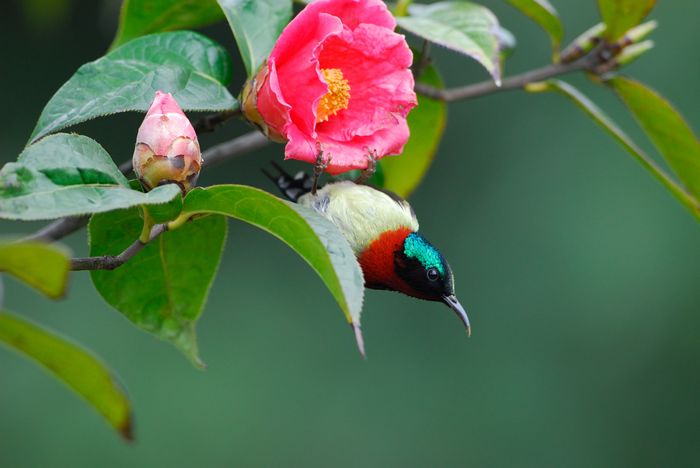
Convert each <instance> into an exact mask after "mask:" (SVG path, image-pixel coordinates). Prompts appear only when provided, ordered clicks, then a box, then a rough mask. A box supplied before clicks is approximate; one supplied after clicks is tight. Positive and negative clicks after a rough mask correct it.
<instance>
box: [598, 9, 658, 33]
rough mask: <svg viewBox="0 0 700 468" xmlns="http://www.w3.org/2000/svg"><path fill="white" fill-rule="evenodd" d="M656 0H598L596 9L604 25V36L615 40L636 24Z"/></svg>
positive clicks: (644, 16) (647, 12)
mask: <svg viewBox="0 0 700 468" xmlns="http://www.w3.org/2000/svg"><path fill="white" fill-rule="evenodd" d="M655 4H656V0H598V9H599V10H600V16H601V18H603V23H605V25H606V29H605V34H604V36H605V38H606V39H607V40H609V41H615V40H617V39H619V38H621V37H622V36H623V35H624V34H625V33H626V32H627V31H629V30H630V29H631V28H633V27H635V26H637V25H638V24H639V23H641V22H642V20H643V19H644V18H646V16H647V15H648V14H649V12H650V11H651V9H652V8H654V5H655Z"/></svg>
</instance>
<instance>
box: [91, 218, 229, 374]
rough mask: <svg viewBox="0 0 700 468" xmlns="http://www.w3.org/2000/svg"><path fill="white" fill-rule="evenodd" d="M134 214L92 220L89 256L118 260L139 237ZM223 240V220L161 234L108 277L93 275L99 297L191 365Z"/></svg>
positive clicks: (103, 273) (195, 357) (196, 360)
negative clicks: (197, 324)
mask: <svg viewBox="0 0 700 468" xmlns="http://www.w3.org/2000/svg"><path fill="white" fill-rule="evenodd" d="M142 225H143V221H142V220H141V217H140V216H139V212H138V210H137V209H130V210H119V211H113V212H110V213H104V214H99V215H95V216H93V217H92V219H91V220H90V225H89V228H88V229H89V232H90V255H91V256H100V255H117V254H119V253H121V252H122V251H123V250H124V249H126V248H127V247H128V246H129V245H131V244H132V243H133V242H134V240H136V239H137V238H138V237H139V234H140V232H141V227H142ZM225 239H226V219H225V218H224V217H222V216H207V217H205V218H202V219H198V220H196V221H193V222H191V223H187V224H185V225H183V226H182V227H181V228H180V229H177V230H175V231H170V232H166V233H164V234H162V235H160V236H158V237H157V238H156V239H154V240H153V241H151V242H150V243H149V244H148V245H147V246H146V247H144V248H143V250H141V252H139V253H138V254H137V255H136V256H135V257H134V258H132V259H131V260H130V261H128V262H127V263H125V264H124V265H122V266H120V267H119V268H117V269H115V270H113V271H104V270H93V271H91V272H90V276H91V277H92V282H93V284H94V285H95V288H97V291H98V292H99V293H100V295H101V296H102V297H103V298H104V300H105V301H107V303H108V304H110V305H111V306H112V307H114V308H115V309H117V310H118V311H119V312H121V313H122V314H124V315H125V316H126V317H127V318H128V319H129V320H131V321H132V322H133V323H134V324H135V325H136V326H137V327H139V328H141V329H143V330H146V331H147V332H149V333H152V334H154V335H155V336H157V337H158V338H161V339H163V340H166V341H168V342H170V343H172V344H174V345H175V346H176V347H177V348H178V349H180V351H182V352H183V353H184V354H185V355H186V356H187V357H188V358H189V359H190V360H191V361H192V362H193V363H194V364H195V365H197V366H199V367H202V366H204V364H203V363H202V361H201V360H200V359H199V356H198V352H197V338H196V334H195V324H196V321H197V319H198V318H199V316H200V315H201V313H202V310H203V308H204V304H205V302H206V299H207V294H208V292H209V288H210V287H211V284H212V282H213V280H214V276H215V275H216V270H217V268H218V266H219V261H220V260H221V254H222V251H223V247H224V241H225Z"/></svg>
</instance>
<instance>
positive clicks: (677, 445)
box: [0, 0, 700, 468]
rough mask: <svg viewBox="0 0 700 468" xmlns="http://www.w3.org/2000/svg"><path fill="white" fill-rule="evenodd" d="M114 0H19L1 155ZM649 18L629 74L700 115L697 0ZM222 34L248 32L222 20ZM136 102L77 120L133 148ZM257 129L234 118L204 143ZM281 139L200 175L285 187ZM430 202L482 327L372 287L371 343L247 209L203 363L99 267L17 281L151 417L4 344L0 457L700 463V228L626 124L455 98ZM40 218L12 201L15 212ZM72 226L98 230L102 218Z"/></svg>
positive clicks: (24, 133)
mask: <svg viewBox="0 0 700 468" xmlns="http://www.w3.org/2000/svg"><path fill="white" fill-rule="evenodd" d="M483 3H484V4H485V5H487V6H489V7H491V8H492V9H493V10H494V12H496V13H497V15H498V16H499V18H500V20H501V22H502V24H503V25H504V26H506V27H507V28H508V29H510V30H511V31H512V32H513V33H514V34H515V36H516V37H517V39H518V47H517V49H516V51H515V53H514V55H513V56H512V57H511V58H510V59H509V61H508V63H507V66H506V72H507V73H511V74H512V73H515V72H518V71H523V70H526V69H529V68H532V67H535V66H539V65H541V64H544V63H546V62H547V61H548V59H549V45H548V39H547V37H546V36H545V34H544V33H543V32H542V31H541V30H540V29H539V28H538V27H537V26H536V25H535V24H534V23H531V22H530V21H529V20H528V19H527V18H525V17H523V16H521V15H520V14H519V13H518V12H517V11H516V10H514V9H512V8H511V7H509V6H508V5H506V4H505V2H500V1H497V0H485V1H484V2H483ZM553 3H554V4H555V6H556V7H557V8H558V10H559V12H560V14H561V16H562V18H563V21H564V23H565V26H566V29H567V38H568V39H569V40H570V39H572V38H573V37H575V36H576V35H578V34H579V33H580V32H582V31H583V30H584V29H586V28H587V27H588V26H590V25H592V24H594V23H595V22H596V21H597V9H596V6H595V2H594V1H593V0H590V1H580V0H553ZM117 9H118V5H116V4H115V3H114V2H93V1H87V0H86V1H78V0H73V1H69V0H55V1H50V0H33V1H19V0H15V1H10V2H8V3H6V5H5V11H4V13H3V15H0V44H2V46H0V47H2V57H3V65H2V73H0V83H1V84H2V87H1V89H2V90H3V97H2V102H3V107H2V112H1V113H0V122H1V124H0V142H1V143H2V146H1V147H2V152H1V153H0V162H3V163H4V162H7V161H11V160H14V159H15V158H16V156H17V154H18V153H19V152H20V151H21V149H22V147H23V145H24V143H25V141H26V139H27V138H28V136H29V134H30V132H31V130H32V128H33V126H34V123H35V121H36V119H37V117H38V115H39V113H40V111H41V109H42V107H43V105H44V104H45V103H46V101H47V100H48V99H49V98H50V97H51V95H52V94H53V93H54V92H55V90H56V89H57V88H58V87H59V86H60V85H61V84H62V83H63V82H64V81H65V80H66V79H68V78H69V77H70V75H71V74H72V73H73V72H74V71H75V70H76V69H77V68H78V66H80V65H81V64H82V63H84V62H87V61H90V60H93V59H95V58H97V57H99V56H100V55H102V54H103V53H104V51H105V50H106V48H107V47H108V45H109V43H110V41H111V38H112V36H113V34H114V31H115V27H116V15H117ZM652 17H653V18H656V19H658V20H659V23H660V28H659V30H658V31H657V32H656V33H655V34H654V38H655V39H656V41H657V48H656V49H655V50H654V51H653V52H651V53H649V54H648V55H647V56H646V57H645V58H643V59H642V60H640V61H639V62H637V63H636V64H634V65H633V66H631V67H630V68H629V72H630V73H631V74H633V75H634V76H636V77H638V78H639V79H641V80H643V81H644V82H646V83H648V84H649V85H651V86H652V87H654V88H656V89H657V90H660V91H661V92H662V93H663V94H664V95H666V96H667V97H668V98H670V99H671V100H672V101H673V102H674V103H675V104H676V105H677V107H678V108H679V109H680V110H681V111H682V112H683V113H684V115H685V116H686V118H687V119H688V120H689V121H690V123H691V124H692V125H693V126H694V127H695V128H696V129H700V94H699V93H698V77H700V60H699V58H700V53H699V52H698V49H697V38H698V30H697V18H698V17H700V4H699V3H698V2H696V1H693V0H675V1H673V2H660V5H659V6H658V7H657V8H656V10H655V11H654V12H653V15H652ZM205 32H206V34H208V35H210V36H212V37H214V38H216V39H217V40H219V41H221V42H222V43H223V44H225V45H226V46H227V47H229V49H230V50H232V51H233V50H235V49H234V44H233V42H232V40H231V38H230V33H229V32H228V30H227V28H226V26H225V25H224V24H221V25H218V26H215V27H210V28H208V29H206V30H205ZM435 60H436V63H437V65H438V66H439V67H440V69H441V70H442V71H443V74H444V76H445V77H446V80H447V82H448V83H449V84H451V85H457V84H462V83H467V82H473V81H480V80H484V79H487V76H486V73H485V72H484V71H482V70H481V69H480V68H479V67H478V66H476V65H474V64H472V63H470V62H469V60H467V59H464V58H462V57H459V56H457V55H454V54H451V53H447V52H445V51H441V50H440V51H437V50H436V52H435ZM237 70H239V72H238V77H239V78H238V82H240V80H241V79H242V76H243V71H242V67H241V66H240V64H239V65H238V66H237ZM368 72H371V70H369V71H368ZM570 81H571V82H573V83H575V84H578V85H580V86H581V87H582V89H583V90H584V91H585V92H586V93H587V94H589V95H590V96H592V97H594V98H595V99H596V100H597V101H598V102H599V104H600V105H601V106H603V107H604V108H605V109H606V110H607V111H608V112H609V113H610V114H612V115H613V116H614V117H615V118H617V119H618V120H619V121H620V123H621V124H622V125H623V126H624V127H625V128H626V129H627V130H628V131H629V132H630V133H631V134H632V135H633V136H635V137H637V138H638V140H639V141H640V143H642V146H643V147H644V148H646V149H648V150H649V151H653V149H652V148H651V146H650V145H649V144H647V142H646V140H643V139H642V135H641V133H640V132H639V131H638V130H637V127H636V125H635V123H634V122H633V120H632V119H631V118H630V116H629V115H628V113H627V112H626V111H625V109H624V108H623V107H622V106H621V104H620V103H619V102H618V101H617V100H616V98H615V97H614V96H613V95H612V94H611V93H610V92H608V91H607V90H606V89H604V88H600V87H596V86H595V85H592V84H590V83H587V82H586V80H585V79H583V77H581V76H575V77H571V79H570ZM140 119H141V116H138V115H135V114H133V115H120V116H115V117H111V118H108V119H104V120H99V121H95V122H91V123H89V124H85V125H82V126H80V127H79V128H77V131H79V132H82V133H85V134H87V135H89V136H91V137H93V138H96V139H97V140H98V141H100V142H101V143H102V144H103V145H104V146H105V147H106V148H107V149H108V151H110V153H111V154H112V155H113V156H114V157H115V159H117V160H118V161H122V160H124V159H126V158H128V157H130V155H131V151H132V148H133V141H134V137H135V133H136V128H137V126H138V124H139V122H140ZM246 130H247V129H246V127H245V126H244V125H242V124H238V123H229V124H227V125H225V126H224V127H223V128H222V129H220V131H218V132H217V133H216V134H214V135H207V136H204V137H202V144H203V146H204V147H206V146H208V145H211V144H214V143H216V142H218V141H223V140H225V139H228V138H231V137H233V136H235V135H237V134H240V133H242V132H244V131H246ZM280 157H281V147H279V146H275V147H272V146H271V147H269V148H268V149H266V150H265V151H262V152H260V153H257V154H251V155H248V156H246V157H244V158H240V159H238V160H235V161H232V162H230V163H229V164H227V165H225V166H223V167H222V168H220V169H217V170H216V171H213V173H205V174H203V177H202V178H201V182H202V183H203V184H207V185H208V184H211V183H215V182H237V183H248V184H253V185H256V186H261V187H264V188H266V189H269V190H272V189H273V187H271V186H270V184H269V182H267V181H266V180H265V179H264V177H263V176H262V174H261V172H260V168H261V167H264V166H266V165H267V164H268V162H269V161H270V160H271V159H278V158H280ZM289 167H290V168H291V169H296V167H295V166H294V164H290V166H289ZM411 201H412V204H413V206H414V208H415V210H416V212H417V213H418V214H419V217H420V221H421V227H422V231H423V232H424V234H425V235H426V236H427V237H428V238H430V239H431V240H432V241H433V242H434V243H435V244H436V245H438V246H440V247H441V249H442V250H443V253H444V254H445V256H446V257H447V258H448V259H449V261H450V263H451V264H452V267H453V269H454V271H455V274H456V282H457V291H458V294H459V296H460V298H461V301H462V303H463V304H464V305H465V306H466V307H467V308H468V310H469V312H470V315H471V318H472V321H473V324H474V335H473V337H472V338H471V339H467V338H466V337H465V335H464V330H463V328H462V327H461V325H460V324H459V322H458V320H457V319H456V318H455V317H454V315H453V314H452V313H451V312H450V311H449V310H448V309H447V308H446V307H444V306H441V305H439V304H435V303H427V302H421V301H415V300H411V299H409V298H407V297H404V296H400V295H398V294H393V293H389V292H380V291H369V292H368V294H367V297H366V306H365V313H364V317H363V325H364V331H365V339H366V342H367V350H368V354H369V359H368V360H367V361H363V360H362V359H360V357H359V355H358V353H357V350H356V349H355V345H354V342H353V337H352V334H351V332H350V330H349V329H348V327H347V325H346V324H345V321H344V319H343V317H342V314H341V312H340V311H339V310H338V308H337V306H336V305H335V303H334V302H333V300H332V298H331V296H330V294H329V293H328V292H327V291H326V290H325V288H324V287H323V285H322V283H321V282H320V281H319V280H318V279H317V278H316V277H315V275H314V273H313V272H312V271H311V270H310V269H309V268H308V267H307V265H306V264H305V263H304V262H303V261H302V260H301V259H300V258H298V257H297V256H296V255H295V254H294V253H293V252H292V251H291V250H289V249H288V248H287V247H286V246H284V245H283V244H282V243H280V242H278V241H277V240H276V239H274V238H272V237H270V236H268V235H266V234H263V233H262V232H260V231H257V230H255V229H253V228H251V227H249V226H247V225H244V224H242V223H238V222H236V223H232V225H231V229H230V235H229V240H228V244H227V248H226V251H225V254H224V258H223V261H222V265H221V269H220V274H219V276H218V278H217V279H216V281H215V283H214V286H213V289H212V291H211V294H210V298H209V302H208V305H207V307H206V310H205V312H204V314H203V316H202V318H201V320H200V322H199V327H198V329H199V340H200V347H201V354H202V357H203V359H204V360H205V361H206V362H207V364H208V365H209V368H208V369H207V370H206V371H205V372H201V371H198V370H195V369H194V368H193V367H192V366H191V365H190V364H189V363H188V362H187V360H186V359H185V358H183V357H182V356H181V355H180V354H179V353H178V352H177V351H176V350H175V349H174V348H172V347H171V346H169V345H168V344H165V343H163V342H160V341H158V340H156V339H154V338H152V337H150V336H148V335H146V334H145V333H143V332H141V331H139V330H137V329H135V328H134V327H133V326H131V324H130V323H129V322H128V321H127V320H125V319H124V318H122V316H121V315H120V314H119V313H117V312H115V311H114V310H111V309H110V308H109V307H108V306H107V305H106V304H105V303H104V302H103V301H102V300H101V299H100V297H99V296H98V294H97V293H96V292H95V291H94V289H93V288H92V286H91V284H90V280H89V277H88V275H87V274H84V273H77V274H74V275H73V276H72V278H71V287H70V294H69V297H68V298H67V299H66V300H63V301H60V302H51V301H50V300H48V299H45V298H43V297H41V296H39V295H37V294H35V293H33V292H31V291H30V290H29V289H27V288H26V287H24V286H22V285H19V284H18V283H16V282H14V281H13V280H11V279H5V306H6V308H8V309H9V310H13V311H15V312H19V313H22V314H26V316H28V317H31V318H32V319H34V320H36V321H38V322H40V323H42V324H44V325H46V326H48V327H51V328H53V329H55V330H57V331H59V332H60V333H62V334H64V335H66V336H69V337H72V338H73V339H74V340H76V341H77V342H79V343H81V344H83V345H85V346H87V347H89V348H90V349H92V350H94V352H95V353H97V354H98V355H99V356H101V357H102V358H103V359H104V360H105V361H106V362H107V363H108V364H109V365H110V366H111V367H112V368H113V369H114V370H115V372H116V373H117V374H118V375H119V376H120V378H121V379H122V381H123V382H124V383H125V385H126V387H127V388H128V391H129V393H130V395H131V398H132V399H133V404H134V411H135V416H136V436H137V440H136V442H135V443H133V444H127V443H124V442H123V441H122V440H120V439H119V438H118V437H117V436H116V435H115V434H114V433H113V432H112V430H111V429H110V428H109V427H108V426H107V425H106V424H104V423H103V422H102V421H101V420H100V418H99V417H98V416H97V415H96V413H94V412H93V410H92V409H90V408H89V407H88V406H87V405H85V404H84V403H83V402H82V401H81V400H80V399H79V398H77V397H76V396H75V395H74V394H72V393H71V392H69V391H67V390H66V389H65V388H64V387H63V386H62V385H61V384H60V383H57V382H56V381H55V380H53V379H52V378H51V377H49V376H48V375H47V374H45V373H44V371H43V370H41V369H40V368H39V367H37V366H36V365H34V364H33V363H30V362H28V361H25V360H24V359H23V358H20V357H18V356H16V355H14V354H12V353H10V352H7V351H6V350H5V349H0V466H2V467H3V468H14V467H72V468H78V467H95V466H101V467H112V466H114V467H123V466H144V467H160V466H168V467H189V466H290V467H293V466H299V467H302V466H303V467H313V466H319V467H327V466H338V467H341V466H342V467H346V466H347V467H366V466H387V467H388V466H402V467H406V466H420V467H424V466H440V467H453V466H454V467H457V466H460V467H461V466H488V467H513V466H517V467H529V466H532V467H541V466H560V467H564V466H566V467H577V466H581V467H589V466H638V467H642V466H692V465H696V464H697V463H698V462H697V457H698V440H699V439H700V404H699V403H698V395H699V394H700V372H698V370H699V369H700V289H699V282H698V279H699V278H700V228H699V226H698V223H697V222H696V221H695V220H694V219H693V218H692V217H691V216H690V214H689V213H687V212H686V211H685V209H684V208H683V207H682V206H681V205H680V204H679V203H677V202H676V201H675V200H674V199H673V198H672V196H671V195H670V193H668V192H667V191H666V190H665V189H664V188H662V186H661V185H660V184H659V183H658V182H657V181H656V180H654V179H653V178H652V177H651V176H650V175H649V174H647V173H646V172H645V171H644V170H643V169H642V168H641V166H640V165H639V164H638V163H637V162H635V161H634V160H633V159H632V157H631V156H629V155H628V154H627V153H625V152H624V150H623V149H622V148H621V147H620V146H618V145H617V143H615V142H614V141H613V140H611V139H610V138H609V137H608V136H607V135H606V134H604V133H603V132H602V131H601V130H600V129H599V128H598V127H596V126H595V124H594V123H592V122H591V121H589V120H588V119H587V118H586V117H585V116H584V115H583V114H582V113H581V112H580V111H579V110H578V109H577V108H575V107H574V106H573V105H572V104H571V103H569V102H568V101H567V100H565V98H563V97H561V96H558V95H527V94H526V93H523V92H508V93H503V94H499V95H494V96H491V97H483V98H479V99H476V100H472V101H468V102H462V103H457V104H454V105H452V106H451V107H450V115H449V123H448V126H447V131H446V134H445V138H444V141H443V143H442V145H441V147H440V150H439V153H438V157H437V159H436V161H435V164H434V166H433V167H432V169H431V170H430V172H429V174H428V176H427V178H426V179H425V182H424V183H423V185H422V186H421V187H420V188H419V189H418V190H417V191H416V192H415V194H414V195H413V196H412V199H411ZM38 226H40V224H36V223H33V224H30V223H27V224H19V223H12V224H11V223H0V232H1V233H2V235H6V234H19V233H24V232H30V231H32V230H34V229H36V228H37V227H38ZM67 243H68V244H69V245H70V246H71V247H72V248H73V250H74V252H75V253H76V254H84V253H85V251H86V248H85V244H86V242H85V235H84V233H80V234H76V235H73V236H72V237H70V238H69V239H67Z"/></svg>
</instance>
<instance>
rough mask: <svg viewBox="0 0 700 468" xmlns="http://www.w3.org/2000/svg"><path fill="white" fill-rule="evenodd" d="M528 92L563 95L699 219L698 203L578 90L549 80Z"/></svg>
mask: <svg viewBox="0 0 700 468" xmlns="http://www.w3.org/2000/svg"><path fill="white" fill-rule="evenodd" d="M526 90H527V91H530V92H542V91H555V92H558V93H561V94H563V95H564V96H566V97H568V98H569V99H571V100H572V101H573V102H574V103H575V104H576V105H577V106H578V107H580V108H581V109H582V110H583V111H584V112H585V113H586V114H587V115H588V116H589V117H590V118H592V119H593V120H594V121H595V122H596V123H597V124H598V125H600V126H601V127H603V129H604V130H605V131H606V132H607V133H608V134H610V135H611V136H612V137H613V138H614V139H615V140H617V141H618V142H619V143H620V144H621V145H622V146H623V147H624V148H625V149H626V150H627V151H628V152H629V153H630V154H631V155H632V156H634V158H635V159H636V160H637V161H639V163H640V164H641V165H642V166H644V168H646V169H647V170H648V171H649V172H651V174H652V175H653V176H654V177H656V178H657V179H658V180H659V181H660V182H661V183H662V184H663V185H664V186H666V188H668V189H669V190H670V191H671V193H673V194H674V195H675V196H676V197H677V198H678V199H679V200H680V202H681V203H683V204H684V205H685V206H686V207H688V209H689V210H690V211H691V212H692V213H693V214H694V215H695V216H696V217H698V218H700V203H698V200H697V199H696V198H694V197H693V196H692V195H691V194H689V193H688V192H687V191H686V190H685V189H683V188H682V187H680V186H679V185H678V184H677V183H676V182H675V181H674V180H673V179H671V178H670V177H669V176H668V175H667V174H666V173H665V172H664V171H663V169H661V168H660V167H659V166H658V165H657V164H656V163H655V162H654V160H653V159H652V158H651V157H649V156H648V155H647V154H646V153H644V151H642V150H641V149H640V148H639V146H637V145H636V144H635V143H634V142H633V141H632V139H631V138H630V137H629V136H627V134H626V133H625V132H623V131H622V130H621V129H620V127H618V126H617V124H616V123H615V122H614V121H613V120H612V119H611V118H610V117H608V116H607V115H606V114H605V113H604V112H603V111H602V110H601V109H600V108H599V107H598V106H596V105H595V104H594V103H593V102H592V101H591V100H589V99H588V98H587V97H586V96H585V95H583V94H582V93H581V92H580V91H579V90H577V89H576V88H574V87H573V86H571V85H570V84H568V83H565V82H563V81H559V80H550V81H546V82H543V83H533V84H531V85H528V86H527V87H526Z"/></svg>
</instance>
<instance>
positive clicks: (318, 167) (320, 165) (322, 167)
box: [311, 145, 333, 195]
mask: <svg viewBox="0 0 700 468" xmlns="http://www.w3.org/2000/svg"><path fill="white" fill-rule="evenodd" d="M332 159H333V158H332V157H331V155H330V154H329V155H328V157H327V158H324V153H323V148H321V145H319V147H318V155H317V156H316V164H314V175H313V183H312V184H311V195H316V190H317V189H318V179H319V178H320V177H321V174H323V173H324V172H325V171H326V169H327V168H328V165H329V164H330V163H331V160H332Z"/></svg>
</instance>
